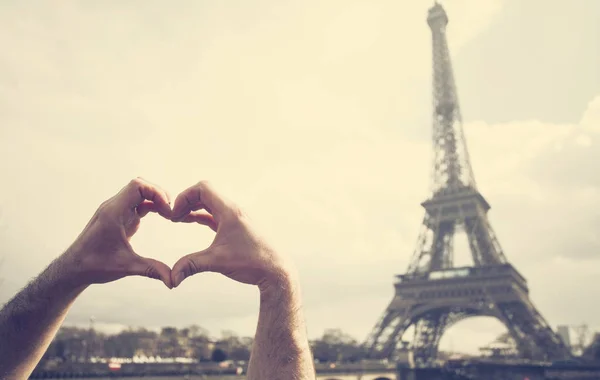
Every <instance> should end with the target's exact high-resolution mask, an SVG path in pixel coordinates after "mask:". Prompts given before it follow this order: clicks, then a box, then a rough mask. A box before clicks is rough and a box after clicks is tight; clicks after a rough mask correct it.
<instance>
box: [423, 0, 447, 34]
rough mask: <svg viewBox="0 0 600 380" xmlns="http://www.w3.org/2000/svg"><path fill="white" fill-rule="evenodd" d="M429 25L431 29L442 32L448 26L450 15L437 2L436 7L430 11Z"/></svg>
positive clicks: (428, 16)
mask: <svg viewBox="0 0 600 380" xmlns="http://www.w3.org/2000/svg"><path fill="white" fill-rule="evenodd" d="M427 23H428V24H429V27H431V29H436V30H440V29H443V28H445V27H446V25H448V15H447V14H446V11H445V10H444V8H443V7H442V6H441V5H440V4H439V3H438V2H437V1H436V3H435V5H434V6H433V7H431V8H430V9H429V14H428V15H427Z"/></svg>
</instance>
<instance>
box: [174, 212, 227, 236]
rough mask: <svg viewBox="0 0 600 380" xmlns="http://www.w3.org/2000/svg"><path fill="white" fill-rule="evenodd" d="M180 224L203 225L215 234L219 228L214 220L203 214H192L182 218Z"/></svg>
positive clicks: (210, 216)
mask: <svg viewBox="0 0 600 380" xmlns="http://www.w3.org/2000/svg"><path fill="white" fill-rule="evenodd" d="M180 222H183V223H198V224H203V225H205V226H208V227H210V229H211V230H213V231H215V232H217V228H218V227H219V226H218V224H217V222H216V221H215V218H214V217H213V216H212V215H210V214H208V213H205V212H192V213H190V214H187V215H186V216H184V217H183V219H182V220H180Z"/></svg>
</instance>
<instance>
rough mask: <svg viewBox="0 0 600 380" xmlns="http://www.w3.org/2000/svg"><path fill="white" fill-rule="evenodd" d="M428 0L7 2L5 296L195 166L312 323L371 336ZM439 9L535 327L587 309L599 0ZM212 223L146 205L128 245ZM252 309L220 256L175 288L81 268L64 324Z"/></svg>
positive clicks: (1, 120)
mask: <svg viewBox="0 0 600 380" xmlns="http://www.w3.org/2000/svg"><path fill="white" fill-rule="evenodd" d="M430 5H431V2H429V1H396V0H378V1H371V0H329V1H252V2H250V1H242V0H237V1H235V0H232V1H227V2H218V3H217V2H211V1H180V2H177V3H176V6H173V5H172V4H169V5H168V4H167V3H165V2H160V1H144V2H142V1H141V0H140V1H129V2H121V1H105V2H102V3H100V2H96V3H94V4H92V3H91V2H89V3H86V4H83V3H78V4H76V3H67V2H63V3H50V2H48V3H45V4H41V3H35V2H33V1H24V2H14V3H12V4H9V3H8V2H3V3H2V4H0V45H1V46H3V48H2V50H0V178H2V186H1V187H0V244H1V245H0V255H2V256H3V257H4V261H3V263H2V265H1V266H0V278H3V279H4V281H3V283H2V285H0V302H1V303H4V302H6V301H7V300H8V299H9V298H10V297H12V295H14V294H15V292H16V291H18V289H20V288H21V287H22V286H24V285H25V284H26V283H27V281H29V279H31V278H32V277H33V276H35V275H36V274H37V273H38V272H39V271H41V270H42V269H43V268H44V267H45V266H46V265H47V264H48V263H49V262H50V261H51V260H52V259H53V258H54V257H56V256H57V255H59V254H60V253H61V252H62V251H64V249H66V248H67V247H68V246H69V244H70V243H71V242H72V241H73V239H74V238H75V237H76V236H77V234H78V233H79V231H80V230H81V229H82V228H83V227H84V226H85V224H86V223H87V221H88V220H89V218H90V217H91V215H92V214H93V212H94V211H95V210H96V208H97V206H98V205H99V204H100V203H101V202H102V201H104V200H105V199H107V198H109V197H110V196H112V195H113V194H114V193H116V192H117V191H118V190H119V189H120V188H121V187H122V186H123V185H125V184H126V183H127V182H128V181H129V180H130V179H131V178H134V177H136V176H141V177H143V178H145V179H147V180H149V181H152V182H154V183H157V184H159V185H160V186H162V187H163V188H165V189H166V190H167V191H169V192H170V193H171V195H172V196H173V197H174V196H175V195H176V194H177V193H178V192H180V191H181V190H183V189H184V188H186V187H188V186H190V185H192V184H194V183H195V182H197V181H198V180H200V179H208V180H211V181H212V182H213V183H214V185H215V186H216V187H217V188H219V189H221V190H222V191H223V192H224V193H225V194H227V195H228V196H229V197H230V198H232V199H234V200H235V201H236V202H238V203H239V204H240V205H241V206H242V207H243V208H244V209H245V210H246V211H247V212H248V213H249V214H250V216H251V217H252V219H253V220H254V222H255V223H256V225H257V226H259V227H260V229H261V231H262V232H263V233H264V235H265V236H267V237H268V239H269V241H271V242H272V243H273V244H274V245H276V246H277V247H278V248H279V249H280V250H281V251H282V252H285V253H286V254H289V255H290V256H291V257H292V258H293V259H294V261H295V262H296V264H297V266H298V269H299V271H300V275H301V280H302V285H303V297H304V306H305V311H306V316H307V319H308V328H309V335H310V336H311V337H316V336H320V335H321V334H322V333H323V330H324V329H326V328H328V327H334V328H335V327H339V328H341V329H342V330H344V331H346V332H348V333H350V334H351V335H352V336H354V337H356V338H357V339H359V340H362V339H364V338H365V337H366V335H367V334H368V333H369V331H370V329H371V328H372V327H373V325H374V324H375V323H376V321H377V319H378V318H379V316H380V315H381V313H382V312H383V311H384V309H385V307H386V306H387V304H388V302H389V301H390V300H391V298H392V296H393V287H392V283H393V280H394V279H393V276H394V275H395V274H400V273H402V272H404V271H405V269H406V267H407V265H408V261H409V259H410V256H411V254H412V251H413V249H414V245H415V242H416V238H417V234H418V229H419V227H420V222H421V218H422V213H423V211H422V209H421V208H420V206H419V203H420V202H421V201H423V200H424V199H425V198H426V197H427V195H428V185H429V174H430V162H431V155H430V150H431V147H430V135H431V126H430V114H431V107H430V105H431V90H430V87H431V79H430V74H431V52H430V46H431V43H430V30H429V28H428V27H427V24H426V22H425V17H426V11H427V8H428V7H429V6H430ZM444 6H445V8H446V9H447V11H448V14H449V17H450V24H449V27H448V28H449V31H448V33H449V41H450V49H451V52H452V56H453V65H454V69H455V73H456V80H457V83H458V91H459V96H460V101H461V109H462V112H463V118H464V122H465V134H466V137H467V143H468V145H469V150H470V154H471V159H472V161H473V168H474V171H475V176H476V179H477V183H478V186H479V189H480V191H481V192H482V193H483V195H484V196H485V197H486V198H487V199H488V201H489V202H490V203H491V205H492V210H491V211H490V220H491V223H492V226H493V227H494V229H495V231H496V233H497V235H498V238H499V239H500V242H501V244H502V246H503V248H504V251H505V253H506V255H507V257H508V259H509V260H510V261H511V262H512V263H513V265H515V266H516V268H517V269H518V270H519V271H520V272H521V273H522V274H523V275H524V276H525V277H526V278H527V279H528V280H529V284H530V288H531V295H532V299H533V302H534V303H535V304H536V306H538V308H539V310H540V312H541V313H542V314H543V315H544V316H545V317H546V318H547V319H548V320H549V323H550V324H551V325H552V326H556V325H558V324H579V323H582V322H587V323H589V324H590V325H591V327H593V328H594V329H600V326H598V323H597V322H596V320H597V318H595V317H596V316H597V315H598V313H599V312H600V306H596V305H597V302H594V300H597V299H599V298H600V280H599V278H600V277H599V275H600V257H599V254H600V238H599V236H600V235H599V234H598V231H599V230H600V207H599V206H600V171H599V170H598V167H599V162H600V150H599V149H598V148H599V144H600V73H599V69H598V68H599V67H600V48H599V47H598V46H600V45H599V44H598V36H599V35H600V26H599V24H598V23H597V15H598V14H600V3H599V2H597V1H595V0H574V1H571V2H569V3H568V6H567V5H566V3H565V2H562V1H558V0H550V1H548V0H546V1H542V0H452V1H451V0H448V1H445V2H444ZM212 236H213V233H212V232H211V231H210V230H208V229H207V228H204V227H202V226H190V225H174V224H171V223H169V222H167V221H164V220H161V219H160V218H159V217H158V216H156V215H150V216H148V217H147V218H146V219H144V221H143V224H142V228H141V229H140V232H139V233H138V234H137V235H136V236H135V238H134V241H133V245H134V247H135V248H136V250H137V252H138V253H140V254H142V255H145V256H149V257H154V258H159V259H161V260H163V261H165V262H166V263H167V264H168V265H172V264H173V263H175V261H176V260H177V259H178V258H179V257H180V256H182V255H184V254H186V253H190V252H193V251H197V250H201V249H203V248H204V247H206V246H207V245H208V244H210V241H211V239H212ZM458 246H459V247H460V244H459V245H458ZM457 258H458V260H459V262H460V260H463V262H464V263H468V261H467V258H466V257H465V256H464V255H463V256H461V253H460V252H458V253H457ZM257 312H258V294H257V291H256V290H255V289H253V288H252V287H248V286H244V285H241V284H237V283H234V282H232V281H230V280H227V279H225V278H223V277H221V276H219V275H214V274H203V275H198V276H195V277H193V278H191V279H188V280H186V281H185V282H184V283H183V285H182V286H181V287H179V288H177V289H175V290H168V289H167V288H165V287H164V285H162V284H161V283H159V282H158V281H151V280H147V279H143V278H129V279H125V280H122V281H118V282H115V283H111V284H108V285H103V286H94V287H92V288H90V289H89V290H88V291H86V292H85V293H84V294H83V295H82V296H81V298H80V299H79V300H78V301H77V303H76V304H75V306H74V307H73V309H72V311H71V313H70V314H69V316H68V318H67V323H69V324H74V325H84V326H85V325H87V323H88V320H89V318H90V317H91V316H94V317H95V319H96V328H99V329H103V330H105V331H118V330H119V329H121V328H123V327H126V326H146V327H160V326H165V325H170V326H184V325H189V324H199V325H201V326H203V327H205V328H207V329H208V330H210V331H211V332H214V333H215V334H216V333H218V332H219V331H221V330H234V331H236V332H238V333H240V334H243V335H253V333H254V328H255V325H256V321H257ZM502 331H503V328H502V326H501V325H500V324H499V323H498V322H495V321H493V320H486V319H473V320H467V321H464V322H461V323H459V324H458V325H456V326H455V327H453V328H452V329H450V331H449V332H448V333H447V334H446V335H445V336H444V338H443V340H442V348H452V349H455V350H459V351H473V350H474V349H475V348H476V347H477V346H479V345H482V344H485V343H487V342H489V341H491V340H493V339H494V338H495V337H496V336H497V335H498V333H500V332H502Z"/></svg>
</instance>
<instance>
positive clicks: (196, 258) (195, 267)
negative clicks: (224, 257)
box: [171, 248, 215, 288]
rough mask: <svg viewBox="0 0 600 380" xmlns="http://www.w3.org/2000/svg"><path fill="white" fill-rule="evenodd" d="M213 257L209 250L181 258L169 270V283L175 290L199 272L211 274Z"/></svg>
mask: <svg viewBox="0 0 600 380" xmlns="http://www.w3.org/2000/svg"><path fill="white" fill-rule="evenodd" d="M214 263H215V257H214V255H213V253H212V251H211V250H210V248H208V249H205V250H203V251H200V252H196V253H191V254H189V255H187V256H183V257H182V258H180V259H179V260H177V262H176V263H175V265H173V270H171V281H172V284H173V287H174V288H176V287H178V286H179V284H181V282H182V281H183V280H185V279H186V278H188V277H190V276H192V275H194V274H196V273H200V272H212V271H213V268H214Z"/></svg>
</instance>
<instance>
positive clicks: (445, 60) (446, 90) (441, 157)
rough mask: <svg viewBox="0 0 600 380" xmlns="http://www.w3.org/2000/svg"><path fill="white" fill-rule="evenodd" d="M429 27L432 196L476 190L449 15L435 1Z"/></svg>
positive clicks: (428, 21)
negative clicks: (449, 35)
mask: <svg viewBox="0 0 600 380" xmlns="http://www.w3.org/2000/svg"><path fill="white" fill-rule="evenodd" d="M427 23H428V24H429V27H430V28H431V35H432V48H433V51H432V57H433V81H432V84H433V93H432V96H433V104H432V105H433V109H432V111H433V112H432V113H433V114H432V124H433V136H432V137H433V151H434V152H433V153H434V163H433V189H432V190H433V194H432V195H433V197H436V196H437V195H448V194H454V193H459V192H464V191H467V192H470V191H473V190H475V189H476V186H475V179H474V177H473V171H472V169H471V163H470V162H469V153H468V151H467V144H466V142H465V138H464V135H463V129H462V116H461V113H460V107H459V102H458V94H457V91H456V84H455V82H454V73H453V70H452V62H451V60H450V52H449V51H448V41H447V40H446V25H448V15H447V14H446V11H445V10H444V8H443V7H442V5H441V4H439V3H438V2H436V3H435V4H434V5H433V6H432V7H431V8H430V9H429V13H428V15H427Z"/></svg>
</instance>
